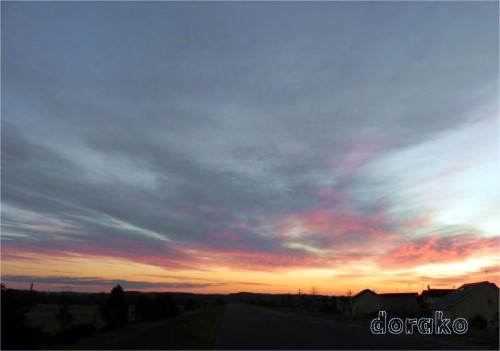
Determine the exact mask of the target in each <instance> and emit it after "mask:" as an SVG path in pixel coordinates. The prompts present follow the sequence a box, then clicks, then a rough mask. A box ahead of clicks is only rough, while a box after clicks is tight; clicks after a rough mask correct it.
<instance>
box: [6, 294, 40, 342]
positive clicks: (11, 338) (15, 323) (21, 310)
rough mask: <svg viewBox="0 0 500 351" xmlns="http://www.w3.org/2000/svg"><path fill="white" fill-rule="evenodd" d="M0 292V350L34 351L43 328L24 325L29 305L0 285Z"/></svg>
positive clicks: (18, 295)
mask: <svg viewBox="0 0 500 351" xmlns="http://www.w3.org/2000/svg"><path fill="white" fill-rule="evenodd" d="M1 290H2V293H1V300H2V301H1V303H2V305H1V306H2V313H1V314H2V323H1V331H2V334H1V335H2V337H1V338H0V342H1V344H0V349H2V350H6V349H11V350H16V349H17V350H29V349H36V348H37V344H38V342H39V341H40V338H41V331H42V329H43V327H36V328H34V327H28V326H27V325H26V313H27V312H28V310H29V307H30V306H29V303H28V302H26V301H23V299H22V296H20V294H19V293H18V292H16V291H14V290H11V289H7V287H6V286H5V284H1Z"/></svg>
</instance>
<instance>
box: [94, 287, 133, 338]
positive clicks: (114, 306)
mask: <svg viewBox="0 0 500 351" xmlns="http://www.w3.org/2000/svg"><path fill="white" fill-rule="evenodd" d="M100 312H101V317H102V319H103V320H104V322H106V324H107V325H108V326H109V327H111V328H121V327H123V326H125V324H127V317H128V306H127V302H126V300H125V293H124V291H123V289H122V287H121V286H120V285H119V284H118V285H117V286H115V287H114V288H113V289H112V290H111V294H110V295H109V297H108V300H107V301H106V303H105V304H104V305H102V306H101V308H100Z"/></svg>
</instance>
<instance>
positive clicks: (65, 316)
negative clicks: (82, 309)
mask: <svg viewBox="0 0 500 351" xmlns="http://www.w3.org/2000/svg"><path fill="white" fill-rule="evenodd" d="M54 317H55V319H56V321H57V322H58V323H59V325H60V326H61V329H62V330H68V327H69V325H70V324H71V323H73V322H74V320H75V316H74V315H73V313H71V312H70V311H69V310H68V307H67V306H66V305H61V306H59V309H58V310H57V311H56V313H55V314H54Z"/></svg>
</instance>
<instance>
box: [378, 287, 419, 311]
mask: <svg viewBox="0 0 500 351" xmlns="http://www.w3.org/2000/svg"><path fill="white" fill-rule="evenodd" d="M417 295H418V293H416V292H413V293H389V294H379V297H380V299H381V300H380V310H383V311H386V312H389V313H390V312H392V313H394V314H397V315H407V314H416V313H418V311H419V306H418V302H417Z"/></svg>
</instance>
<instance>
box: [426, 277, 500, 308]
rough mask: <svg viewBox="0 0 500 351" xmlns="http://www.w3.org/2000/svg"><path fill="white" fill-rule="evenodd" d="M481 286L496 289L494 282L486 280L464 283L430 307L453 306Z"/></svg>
mask: <svg viewBox="0 0 500 351" xmlns="http://www.w3.org/2000/svg"><path fill="white" fill-rule="evenodd" d="M483 286H491V287H492V288H495V289H497V290H498V287H497V286H496V285H495V284H493V283H490V282H486V281H485V282H477V283H469V284H464V285H462V286H460V287H459V288H458V289H457V290H455V291H453V292H451V293H449V294H448V295H446V296H445V297H443V298H442V299H441V300H440V301H438V302H436V303H435V304H434V306H433V307H432V308H433V309H439V310H443V309H449V308H453V307H454V306H455V305H457V304H458V303H460V302H461V301H463V300H464V299H465V298H467V297H468V296H470V295H472V294H474V293H475V292H476V291H478V290H479V289H480V288H481V287H483Z"/></svg>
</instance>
